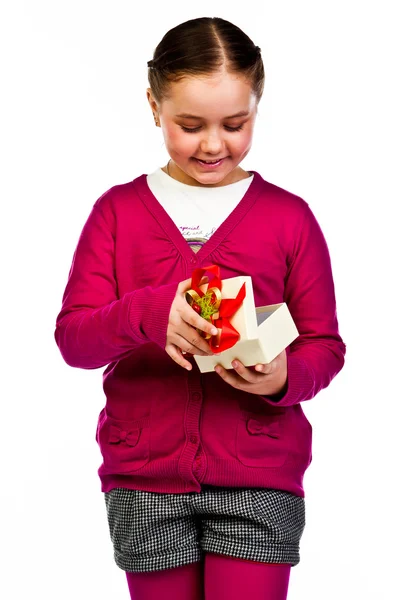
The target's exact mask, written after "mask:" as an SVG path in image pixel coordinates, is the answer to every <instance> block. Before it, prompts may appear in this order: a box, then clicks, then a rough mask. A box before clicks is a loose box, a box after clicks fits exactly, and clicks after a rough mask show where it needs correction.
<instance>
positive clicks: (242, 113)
mask: <svg viewBox="0 0 400 600" xmlns="http://www.w3.org/2000/svg"><path fill="white" fill-rule="evenodd" d="M248 114H249V111H248V110H241V111H240V112H238V113H236V114H235V115H231V116H230V117H224V118H225V119H235V118H236V117H247V115H248ZM175 116H176V117H181V118H182V119H201V118H202V117H197V116H196V115H189V114H188V113H179V115H175Z"/></svg>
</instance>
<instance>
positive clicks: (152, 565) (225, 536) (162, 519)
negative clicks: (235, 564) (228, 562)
mask: <svg viewBox="0 0 400 600" xmlns="http://www.w3.org/2000/svg"><path fill="white" fill-rule="evenodd" d="M104 497H105V503H106V508H107V519H108V525H109V531H110V537H111V540H112V543H113V546H114V559H115V562H116V564H117V566H118V567H120V568H121V569H123V570H124V571H131V572H137V573H139V572H148V571H161V570H163V569H170V568H173V567H180V566H182V565H186V564H189V563H193V562H197V561H200V560H202V558H203V556H204V554H203V553H204V552H213V553H217V554H225V555H227V556H232V557H236V558H242V559H245V560H246V559H247V560H253V561H258V562H268V563H290V564H291V565H292V566H295V565H297V564H298V563H299V562H300V555H299V544H300V538H301V536H302V534H303V531H304V527H305V503H304V498H301V497H299V496H295V495H294V494H290V493H289V492H284V491H281V490H273V489H268V488H251V489H248V488H246V489H243V488H224V487H213V486H207V485H204V486H203V489H202V491H201V492H200V493H197V492H189V493H186V494H161V493H154V492H144V491H140V490H129V489H125V488H114V489H112V490H111V491H109V492H104Z"/></svg>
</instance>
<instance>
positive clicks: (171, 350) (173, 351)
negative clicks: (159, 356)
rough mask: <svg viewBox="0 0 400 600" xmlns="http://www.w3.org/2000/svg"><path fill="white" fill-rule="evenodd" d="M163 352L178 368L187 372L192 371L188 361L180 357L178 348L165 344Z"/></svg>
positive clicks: (180, 353)
mask: <svg viewBox="0 0 400 600" xmlns="http://www.w3.org/2000/svg"><path fill="white" fill-rule="evenodd" d="M165 351H166V353H167V354H169V356H170V357H171V358H172V360H174V361H175V362H176V363H177V364H178V365H179V366H180V367H183V368H184V369H187V370H188V371H191V370H192V365H191V364H190V362H189V361H187V360H185V359H184V358H183V356H182V352H181V350H180V348H178V347H177V346H174V345H173V344H167V345H166V346H165Z"/></svg>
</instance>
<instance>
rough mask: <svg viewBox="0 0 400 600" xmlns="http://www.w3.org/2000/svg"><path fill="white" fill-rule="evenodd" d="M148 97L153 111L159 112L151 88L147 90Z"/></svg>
mask: <svg viewBox="0 0 400 600" xmlns="http://www.w3.org/2000/svg"><path fill="white" fill-rule="evenodd" d="M146 96H147V100H148V102H149V104H150V107H151V110H152V111H153V112H154V111H157V110H158V106H157V102H156V101H155V100H154V97H153V94H152V91H151V88H147V90H146Z"/></svg>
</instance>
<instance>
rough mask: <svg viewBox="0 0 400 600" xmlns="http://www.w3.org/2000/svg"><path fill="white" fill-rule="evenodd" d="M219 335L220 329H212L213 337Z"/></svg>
mask: <svg viewBox="0 0 400 600" xmlns="http://www.w3.org/2000/svg"><path fill="white" fill-rule="evenodd" d="M217 333H218V329H215V327H214V328H213V329H211V335H217Z"/></svg>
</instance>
